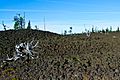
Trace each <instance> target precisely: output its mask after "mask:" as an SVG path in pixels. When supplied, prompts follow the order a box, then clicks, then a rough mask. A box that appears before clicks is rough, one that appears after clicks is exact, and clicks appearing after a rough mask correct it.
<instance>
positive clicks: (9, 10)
mask: <svg viewBox="0 0 120 80" xmlns="http://www.w3.org/2000/svg"><path fill="white" fill-rule="evenodd" d="M0 12H64V13H95V14H99V13H100V14H104V13H106V14H120V11H84V12H83V11H66V10H32V9H0Z"/></svg>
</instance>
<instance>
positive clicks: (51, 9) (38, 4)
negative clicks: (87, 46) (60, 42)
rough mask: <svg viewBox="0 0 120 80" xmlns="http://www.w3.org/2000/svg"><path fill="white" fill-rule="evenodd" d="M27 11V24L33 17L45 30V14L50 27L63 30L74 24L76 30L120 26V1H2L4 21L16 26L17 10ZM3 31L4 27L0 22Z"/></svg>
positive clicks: (61, 31)
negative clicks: (14, 18) (14, 19)
mask: <svg viewBox="0 0 120 80" xmlns="http://www.w3.org/2000/svg"><path fill="white" fill-rule="evenodd" d="M23 12H25V13H26V25H27V22H28V21H29V20H31V24H32V26H33V28H34V26H35V25H37V26H38V28H39V29H40V30H43V29H44V28H43V24H44V22H43V19H44V17H45V22H46V30H47V31H51V32H56V33H60V34H61V33H63V32H64V30H69V27H71V26H72V27H73V33H79V32H82V31H85V28H87V29H90V30H91V28H92V27H93V26H94V27H96V28H97V29H102V28H106V27H109V26H112V28H113V30H116V29H117V27H118V26H120V1H119V0H1V1H0V22H2V21H4V22H5V23H6V25H7V26H8V27H9V28H8V29H11V28H13V24H14V22H13V17H14V16H15V15H16V14H17V13H21V15H23ZM0 30H3V27H2V25H1V24H0Z"/></svg>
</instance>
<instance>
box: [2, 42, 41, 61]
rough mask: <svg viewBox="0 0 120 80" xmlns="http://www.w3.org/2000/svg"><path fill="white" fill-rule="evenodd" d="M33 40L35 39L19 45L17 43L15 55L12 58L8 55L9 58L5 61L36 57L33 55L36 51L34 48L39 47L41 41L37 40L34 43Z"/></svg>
mask: <svg viewBox="0 0 120 80" xmlns="http://www.w3.org/2000/svg"><path fill="white" fill-rule="evenodd" d="M33 42H34V40H32V41H31V42H30V43H29V42H27V43H25V42H24V43H20V44H19V45H16V46H15V52H14V55H13V57H11V58H10V57H9V56H8V55H7V59H6V60H5V61H16V60H18V59H21V58H27V59H30V58H31V59H34V57H33V56H34V53H36V52H34V51H33V49H34V48H35V47H37V45H38V43H39V41H37V42H36V43H35V44H34V45H33ZM5 61H4V62H5Z"/></svg>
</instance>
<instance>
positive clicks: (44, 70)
mask: <svg viewBox="0 0 120 80" xmlns="http://www.w3.org/2000/svg"><path fill="white" fill-rule="evenodd" d="M32 38H34V39H35V40H39V44H38V46H39V47H37V48H35V49H34V51H36V52H38V53H36V55H38V58H35V59H33V60H30V61H29V62H27V61H22V60H18V61H13V62H6V63H3V62H2V59H4V58H6V55H7V54H9V55H10V56H12V55H13V52H14V50H15V49H14V46H15V45H16V44H19V43H21V42H25V41H28V42H29V41H31V40H32ZM0 55H1V56H0V60H1V63H0V65H1V67H0V79H1V80H4V79H6V80H119V79H120V68H119V67H120V32H111V33H109V34H103V33H92V34H91V36H90V37H87V36H86V35H85V34H79V35H68V36H62V35H58V34H55V33H50V32H43V31H37V30H18V31H13V30H10V31H6V32H4V31H1V32H0Z"/></svg>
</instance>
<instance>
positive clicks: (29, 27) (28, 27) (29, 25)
mask: <svg viewBox="0 0 120 80" xmlns="http://www.w3.org/2000/svg"><path fill="white" fill-rule="evenodd" d="M27 29H31V23H30V20H29V22H28V26H27Z"/></svg>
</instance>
